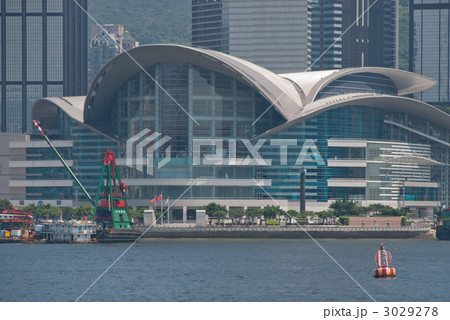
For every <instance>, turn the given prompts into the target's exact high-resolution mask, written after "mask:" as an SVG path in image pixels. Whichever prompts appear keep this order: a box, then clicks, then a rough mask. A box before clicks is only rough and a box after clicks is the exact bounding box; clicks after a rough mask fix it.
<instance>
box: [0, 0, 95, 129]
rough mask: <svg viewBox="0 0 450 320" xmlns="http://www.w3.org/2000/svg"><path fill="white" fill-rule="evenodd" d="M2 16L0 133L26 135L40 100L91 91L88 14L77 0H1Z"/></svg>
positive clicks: (84, 2)
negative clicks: (89, 86)
mask: <svg viewBox="0 0 450 320" xmlns="http://www.w3.org/2000/svg"><path fill="white" fill-rule="evenodd" d="M77 3H78V4H79V5H80V6H82V7H83V9H86V8H87V0H79V1H77ZM0 15H1V18H0V43H1V49H0V60H1V64H0V84H1V90H0V92H1V93H0V100H1V112H0V131H1V132H17V133H24V132H27V131H30V129H31V108H32V106H33V103H34V101H35V100H37V99H39V98H42V97H54V96H63V95H64V96H67V95H69V96H70V95H81V94H85V93H86V92H87V35H86V28H87V20H86V15H85V14H84V12H83V11H82V10H81V9H80V7H79V6H78V5H77V4H76V3H75V2H74V1H72V0H0Z"/></svg>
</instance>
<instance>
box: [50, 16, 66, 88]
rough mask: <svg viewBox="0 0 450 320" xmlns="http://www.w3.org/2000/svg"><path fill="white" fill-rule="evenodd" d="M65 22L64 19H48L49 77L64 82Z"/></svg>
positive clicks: (51, 79)
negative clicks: (63, 33)
mask: <svg viewBox="0 0 450 320" xmlns="http://www.w3.org/2000/svg"><path fill="white" fill-rule="evenodd" d="M62 32H63V21H62V17H48V18H47V72H48V74H47V77H48V80H49V81H63V54H62V53H63V35H62Z"/></svg>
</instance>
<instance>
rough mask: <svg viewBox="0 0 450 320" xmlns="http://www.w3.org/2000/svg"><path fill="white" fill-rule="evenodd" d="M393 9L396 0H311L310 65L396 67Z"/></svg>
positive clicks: (395, 24)
mask: <svg viewBox="0 0 450 320" xmlns="http://www.w3.org/2000/svg"><path fill="white" fill-rule="evenodd" d="M396 12H397V1H396V0H378V1H375V0H312V1H310V34H311V42H310V49H311V60H310V61H309V65H312V66H311V69H312V70H323V69H330V68H351V67H364V66H366V67H367V66H372V67H388V68H395V67H396V66H397V62H396V61H397V59H396V56H397V53H396V48H397V37H396V26H397V14H396ZM341 35H342V37H341Z"/></svg>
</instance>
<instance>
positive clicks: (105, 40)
mask: <svg viewBox="0 0 450 320" xmlns="http://www.w3.org/2000/svg"><path fill="white" fill-rule="evenodd" d="M137 46H139V42H137V41H135V40H134V39H133V37H132V36H131V34H130V33H129V32H128V31H127V30H125V29H124V27H123V25H115V24H104V25H94V26H92V27H91V41H90V67H91V68H90V81H89V82H92V80H93V79H94V78H95V76H96V75H97V73H98V72H99V71H100V69H101V68H102V67H103V65H104V64H105V63H107V62H108V61H109V60H110V59H112V58H114V57H115V56H116V55H118V54H119V53H122V52H123V51H126V50H129V49H132V48H135V47H137Z"/></svg>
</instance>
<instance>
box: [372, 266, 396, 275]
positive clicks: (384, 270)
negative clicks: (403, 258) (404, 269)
mask: <svg viewBox="0 0 450 320" xmlns="http://www.w3.org/2000/svg"><path fill="white" fill-rule="evenodd" d="M373 276H374V277H375V278H382V277H395V268H391V267H388V268H376V269H375V271H374V272H373Z"/></svg>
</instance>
